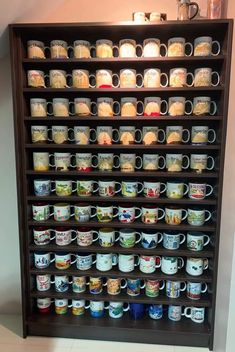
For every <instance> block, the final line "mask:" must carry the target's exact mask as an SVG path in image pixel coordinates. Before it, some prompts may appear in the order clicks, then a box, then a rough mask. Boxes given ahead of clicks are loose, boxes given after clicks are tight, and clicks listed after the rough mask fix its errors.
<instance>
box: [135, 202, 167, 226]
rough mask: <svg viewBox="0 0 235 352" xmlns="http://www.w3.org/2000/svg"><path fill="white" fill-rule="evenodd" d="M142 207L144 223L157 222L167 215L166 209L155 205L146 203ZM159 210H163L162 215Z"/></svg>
mask: <svg viewBox="0 0 235 352" xmlns="http://www.w3.org/2000/svg"><path fill="white" fill-rule="evenodd" d="M141 209H142V216H141V221H142V222H143V223H144V224H156V223H157V222H158V221H159V220H162V219H163V218H164V217H165V211H164V210H163V209H162V208H157V207H156V206H155V205H144V206H143V207H142V208H141ZM159 211H160V212H162V214H161V215H159Z"/></svg>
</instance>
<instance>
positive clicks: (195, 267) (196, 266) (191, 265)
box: [185, 258, 209, 276]
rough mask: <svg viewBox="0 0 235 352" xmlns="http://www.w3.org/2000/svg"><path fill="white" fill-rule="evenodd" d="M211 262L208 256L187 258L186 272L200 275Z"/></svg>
mask: <svg viewBox="0 0 235 352" xmlns="http://www.w3.org/2000/svg"><path fill="white" fill-rule="evenodd" d="M208 266H209V262H208V259H207V258H187V262H186V269H185V270H186V272H187V273H188V274H189V275H192V276H200V275H202V274H203V271H204V270H206V269H208Z"/></svg>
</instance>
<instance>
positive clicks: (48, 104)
mask: <svg viewBox="0 0 235 352" xmlns="http://www.w3.org/2000/svg"><path fill="white" fill-rule="evenodd" d="M48 106H52V111H53V103H52V102H51V101H48V102H47V115H48V116H53V112H49V111H48Z"/></svg>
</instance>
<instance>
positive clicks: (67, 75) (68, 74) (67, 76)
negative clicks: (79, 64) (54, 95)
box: [65, 73, 73, 88]
mask: <svg viewBox="0 0 235 352" xmlns="http://www.w3.org/2000/svg"><path fill="white" fill-rule="evenodd" d="M67 78H71V80H73V76H72V75H71V73H66V83H67ZM65 87H66V88H72V87H73V84H72V85H70V86H69V85H68V84H66V86H65Z"/></svg>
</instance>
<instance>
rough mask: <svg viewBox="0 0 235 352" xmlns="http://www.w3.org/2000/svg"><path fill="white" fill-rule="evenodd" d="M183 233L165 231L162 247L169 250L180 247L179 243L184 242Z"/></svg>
mask: <svg viewBox="0 0 235 352" xmlns="http://www.w3.org/2000/svg"><path fill="white" fill-rule="evenodd" d="M185 239H186V237H185V235H184V234H183V233H178V232H172V231H167V232H164V233H163V247H164V248H166V249H170V250H176V249H179V248H180V245H181V244H182V243H184V242H185Z"/></svg>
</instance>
